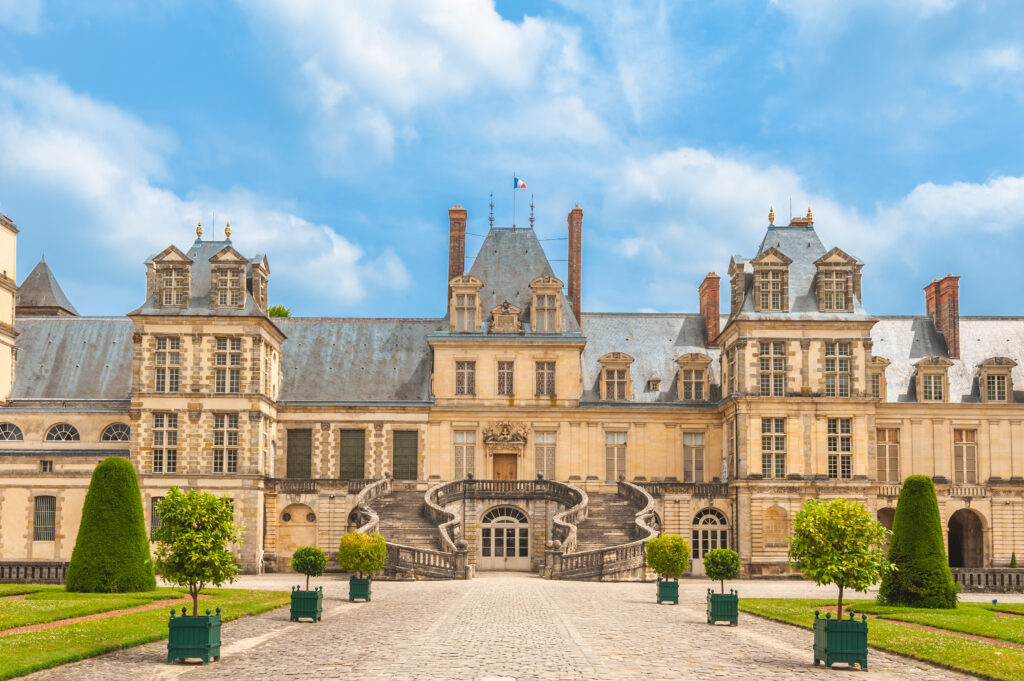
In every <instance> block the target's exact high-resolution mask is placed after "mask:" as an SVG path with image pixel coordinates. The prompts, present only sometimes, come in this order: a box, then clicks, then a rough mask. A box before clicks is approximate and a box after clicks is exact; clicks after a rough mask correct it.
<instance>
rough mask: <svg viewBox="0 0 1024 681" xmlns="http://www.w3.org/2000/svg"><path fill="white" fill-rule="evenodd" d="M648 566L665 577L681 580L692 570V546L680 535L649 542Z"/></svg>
mask: <svg viewBox="0 0 1024 681" xmlns="http://www.w3.org/2000/svg"><path fill="white" fill-rule="evenodd" d="M646 551H647V565H648V566H650V568H651V569H652V570H654V571H655V572H657V573H658V574H659V575H662V576H663V577H671V578H673V579H679V578H680V577H682V576H683V575H684V574H685V573H686V571H687V570H689V569H690V544H689V543H688V542H687V541H686V540H685V539H683V538H682V537H680V536H679V535H678V534H663V535H661V536H660V537H655V538H654V539H652V540H650V541H649V542H647V546H646Z"/></svg>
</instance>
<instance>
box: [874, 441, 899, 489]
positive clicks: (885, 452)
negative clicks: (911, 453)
mask: <svg viewBox="0 0 1024 681" xmlns="http://www.w3.org/2000/svg"><path fill="white" fill-rule="evenodd" d="M875 435H876V440H877V446H876V455H877V467H878V481H879V482H900V481H901V479H900V430H899V428H879V429H878V430H877V432H876V433H875Z"/></svg>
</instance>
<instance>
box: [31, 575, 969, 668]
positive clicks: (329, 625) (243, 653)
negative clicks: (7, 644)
mask: <svg viewBox="0 0 1024 681" xmlns="http://www.w3.org/2000/svg"><path fill="white" fill-rule="evenodd" d="M279 581H280V582H281V585H287V584H288V583H290V582H291V581H294V577H290V578H289V577H287V576H274V577H265V578H250V579H247V580H246V582H245V584H244V586H246V587H253V586H263V587H264V588H273V587H275V586H278V587H279V586H281V585H279V584H278V582H279ZM322 583H323V585H324V586H325V589H324V592H325V598H324V618H323V621H322V622H320V623H318V624H312V623H291V622H289V621H288V610H287V608H282V609H279V610H276V611H273V612H270V613H266V614H264V615H260V616H258V617H246V618H242V619H240V620H236V621H234V622H229V623H227V624H225V625H224V628H223V632H222V634H223V635H222V639H223V641H225V645H224V647H223V648H222V655H223V660H222V661H221V662H219V663H213V664H211V665H209V666H203V665H181V664H178V665H166V664H164V662H165V655H166V643H165V642H159V643H152V644H147V645H144V646H139V647H137V648H132V649H130V650H123V651H117V652H114V653H110V654H107V655H102V656H100V657H96V658H92V659H90V660H84V661H82V662H77V663H73V664H69V665H65V666H63V667H60V668H57V669H53V670H48V671H44V672H38V673H36V674H34V675H32V676H30V677H28V678H31V679H54V680H65V679H83V680H86V681H93V680H96V681H99V680H101V679H102V680H104V681H106V680H110V679H114V680H118V681H143V680H147V679H152V680H154V681H164V680H166V681H172V680H180V681H204V680H207V679H225V680H227V681H243V680H244V681H253V680H254V679H259V680H261V681H262V680H266V681H278V680H288V681H296V680H301V679H358V680H364V679H365V680H366V681H377V680H382V679H393V680H396V681H418V680H420V679H453V680H454V679H459V680H462V679H466V680H472V681H511V680H513V679H514V680H517V681H525V680H528V679H545V680H547V679H558V680H561V679H565V680H570V679H571V680H581V681H582V680H590V679H609V680H615V681H619V680H623V681H630V680H634V679H759V680H764V681H773V680H776V679H778V680H781V679H792V678H807V679H811V678H819V679H824V680H828V681H832V680H834V679H837V678H839V679H842V678H856V679H858V681H859V680H861V679H863V680H864V681H875V680H881V679H885V680H889V679H910V678H915V679H929V680H931V679H936V680H945V679H968V678H970V677H967V676H963V675H959V674H955V673H953V672H949V671H946V670H943V669H939V668H937V667H933V666H930V665H927V664H924V663H918V662H914V661H912V660H908V659H905V658H901V657H897V656H894V655H889V654H886V653H882V652H879V651H875V650H872V651H871V652H870V654H869V658H868V666H869V671H868V672H867V673H861V672H852V673H853V674H855V676H853V677H848V676H846V675H847V674H849V673H851V672H848V671H847V670H846V668H845V666H844V665H837V666H836V668H835V669H834V670H832V671H831V672H829V671H826V670H825V669H824V668H823V667H814V666H813V664H812V655H811V633H810V631H807V630H801V629H798V628H796V627H791V626H787V625H784V624H777V623H774V622H769V621H766V620H763V619H760V618H756V617H752V616H748V615H744V614H741V615H740V626H738V627H729V626H726V625H718V626H714V627H712V626H708V625H707V624H706V623H705V619H704V602H703V594H704V593H705V590H706V588H707V584H708V582H705V581H684V582H682V583H681V589H680V595H681V599H680V605H679V606H672V605H661V606H659V605H657V604H656V603H655V598H654V597H655V589H656V587H655V585H653V584H618V583H611V584H601V583H593V582H551V581H545V580H542V579H540V578H538V577H536V576H534V575H526V574H522V575H520V574H507V573H506V574H494V573H490V574H487V573H485V574H483V575H481V576H478V577H477V578H476V579H474V580H472V581H469V582H376V583H374V585H373V602H372V603H348V602H347V601H345V600H344V595H345V588H346V586H347V585H346V584H345V582H344V581H342V580H340V579H336V578H334V579H332V578H325V579H324V580H323V582H322ZM744 584H750V583H749V582H744V583H740V588H741V593H744V594H745V591H744V590H743V585H744ZM774 584H775V585H776V586H777V587H778V588H777V589H773V590H772V591H771V592H770V593H772V595H778V596H783V595H785V596H797V595H802V596H814V595H816V594H818V593H822V592H819V591H817V590H816V589H815V588H814V587H813V586H811V585H806V584H804V583H800V582H774ZM764 588H766V585H765V583H764V582H762V583H761V585H760V587H759V588H757V589H753V588H752V589H751V590H752V591H754V592H755V593H751V594H750V595H751V596H753V595H768V593H760V592H761V590H762V589H764ZM826 593H827V592H826Z"/></svg>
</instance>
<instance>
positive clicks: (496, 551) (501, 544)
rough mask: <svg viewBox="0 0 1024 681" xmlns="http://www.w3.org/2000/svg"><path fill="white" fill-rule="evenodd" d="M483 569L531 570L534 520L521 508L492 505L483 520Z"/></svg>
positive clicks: (481, 547)
mask: <svg viewBox="0 0 1024 681" xmlns="http://www.w3.org/2000/svg"><path fill="white" fill-rule="evenodd" d="M480 569H481V570H529V569H530V521H529V520H528V519H527V517H526V514H525V513H523V512H522V511H520V510H519V509H518V508H513V507H511V506H499V507H498V508H492V509H491V510H490V511H488V512H487V513H485V514H484V517H483V518H482V519H481V520H480Z"/></svg>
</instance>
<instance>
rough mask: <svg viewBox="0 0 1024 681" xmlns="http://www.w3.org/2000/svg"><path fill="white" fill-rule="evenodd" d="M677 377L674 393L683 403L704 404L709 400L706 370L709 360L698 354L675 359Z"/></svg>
mask: <svg viewBox="0 0 1024 681" xmlns="http://www.w3.org/2000/svg"><path fill="white" fill-rule="evenodd" d="M676 364H678V365H679V375H678V376H679V377H678V379H677V384H676V391H677V392H678V393H679V399H680V400H681V401H683V402H706V401H708V400H709V399H710V395H709V392H710V390H709V388H710V382H709V377H708V373H709V372H708V369H709V367H710V366H711V358H710V357H708V356H707V355H702V354H700V353H696V352H693V353H689V354H686V355H683V356H681V357H679V358H678V359H676Z"/></svg>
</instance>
